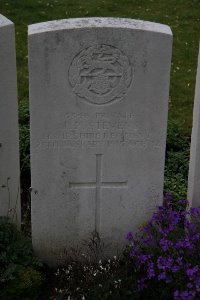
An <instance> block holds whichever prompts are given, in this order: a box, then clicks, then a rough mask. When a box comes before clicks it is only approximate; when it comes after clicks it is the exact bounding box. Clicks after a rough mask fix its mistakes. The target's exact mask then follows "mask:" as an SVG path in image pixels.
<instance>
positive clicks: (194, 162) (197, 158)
mask: <svg viewBox="0 0 200 300" xmlns="http://www.w3.org/2000/svg"><path fill="white" fill-rule="evenodd" d="M187 198H188V200H189V202H190V204H191V205H192V206H199V205H200V50H199V59H198V67H197V77H196V89H195V99H194V108H193V128H192V138H191V147H190V165H189V176H188V195H187Z"/></svg>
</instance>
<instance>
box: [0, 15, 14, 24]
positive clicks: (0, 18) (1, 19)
mask: <svg viewBox="0 0 200 300" xmlns="http://www.w3.org/2000/svg"><path fill="white" fill-rule="evenodd" d="M13 24H14V23H13V22H12V21H10V20H9V19H7V18H6V17H4V16H3V15H1V14H0V27H4V26H8V25H13Z"/></svg>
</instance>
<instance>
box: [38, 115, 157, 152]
mask: <svg viewBox="0 0 200 300" xmlns="http://www.w3.org/2000/svg"><path fill="white" fill-rule="evenodd" d="M116 146H118V147H126V148H140V149H146V148H148V147H153V148H155V149H157V148H160V147H162V145H161V143H160V140H156V139H155V138H153V137H152V132H151V131H150V130H149V129H148V128H146V129H145V128H140V126H138V121H137V118H136V116H135V114H134V112H115V111H112V112H106V113H99V112H93V113H90V112H88V113H87V112H84V113H75V112H68V113H67V114H65V116H64V117H63V121H62V127H61V128H60V129H59V130H55V131H52V132H51V133H46V134H45V135H44V136H43V137H42V138H41V140H39V141H38V142H37V144H36V147H37V148H38V149H54V150H55V149H67V148H73V149H78V148H96V149H97V150H96V151H100V152H101V151H102V150H101V149H102V147H103V148H104V147H116Z"/></svg>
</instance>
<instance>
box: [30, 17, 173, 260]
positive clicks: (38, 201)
mask: <svg viewBox="0 0 200 300" xmlns="http://www.w3.org/2000/svg"><path fill="white" fill-rule="evenodd" d="M171 46H172V34H171V30H170V28H169V27H168V26H165V25H161V24H154V23H149V22H143V21H136V20H130V19H113V18H89V19H69V20H61V21H53V22H47V23H41V24H35V25H31V26H30V27H29V70H30V102H31V165H32V189H33V190H32V236H33V245H34V248H35V251H36V253H37V254H38V255H40V256H41V257H42V258H43V259H44V260H45V261H47V262H49V263H51V264H52V263H59V262H60V260H61V261H62V259H64V257H65V254H66V253H67V254H68V253H69V252H70V249H71V247H75V246H76V245H79V247H80V248H81V247H82V244H83V242H84V241H88V240H89V239H90V238H91V236H92V233H94V232H98V233H99V235H100V238H101V241H102V242H103V243H104V254H105V255H108V256H109V255H110V256H112V255H115V254H117V253H118V251H120V250H121V248H122V247H123V246H124V245H125V236H126V233H127V232H128V231H129V230H135V229H136V228H137V226H138V225H140V224H141V223H143V222H144V221H146V220H147V219H148V217H150V215H151V214H152V211H153V210H154V208H155V205H156V204H160V203H161V202H162V192H163V173H164V172H163V170H164V156H165V144H166V127H167V111H168V92H169V76H170V60H171Z"/></svg>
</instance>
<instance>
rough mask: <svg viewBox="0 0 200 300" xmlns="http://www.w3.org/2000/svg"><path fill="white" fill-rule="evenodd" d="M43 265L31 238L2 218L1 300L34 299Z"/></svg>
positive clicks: (42, 278) (0, 249)
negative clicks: (37, 256)
mask: <svg viewBox="0 0 200 300" xmlns="http://www.w3.org/2000/svg"><path fill="white" fill-rule="evenodd" d="M41 267H42V264H41V263H40V261H39V260H38V259H37V258H36V257H34V256H33V250H32V245H31V240H30V239H29V238H27V237H24V236H23V235H22V234H21V233H20V232H19V231H18V230H17V228H16V226H15V225H14V224H12V223H10V221H9V220H8V219H7V218H5V217H0V299H2V300H7V299H9V300H10V299H20V300H21V299H32V298H31V297H32V296H31V295H33V294H35V292H36V291H38V290H39V288H40V286H41V284H42V283H43V281H44V276H43V274H42V273H41ZM28 294H30V295H29V298H26V297H25V295H28ZM34 299H35V298H34Z"/></svg>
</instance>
